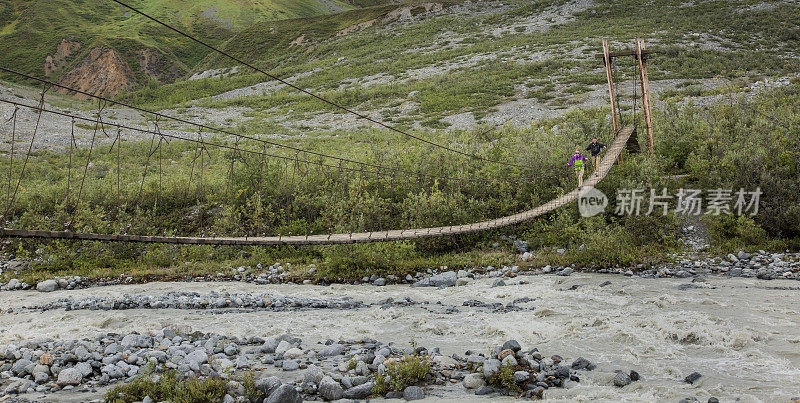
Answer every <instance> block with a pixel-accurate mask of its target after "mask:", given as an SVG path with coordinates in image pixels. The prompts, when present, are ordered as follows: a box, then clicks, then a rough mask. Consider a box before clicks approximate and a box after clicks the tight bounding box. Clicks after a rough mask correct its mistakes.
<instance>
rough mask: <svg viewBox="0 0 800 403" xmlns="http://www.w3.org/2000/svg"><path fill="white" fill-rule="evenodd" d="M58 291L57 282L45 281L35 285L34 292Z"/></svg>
mask: <svg viewBox="0 0 800 403" xmlns="http://www.w3.org/2000/svg"><path fill="white" fill-rule="evenodd" d="M57 289H58V282H57V281H55V280H45V281H41V282H39V284H36V291H39V292H53V291H55V290H57Z"/></svg>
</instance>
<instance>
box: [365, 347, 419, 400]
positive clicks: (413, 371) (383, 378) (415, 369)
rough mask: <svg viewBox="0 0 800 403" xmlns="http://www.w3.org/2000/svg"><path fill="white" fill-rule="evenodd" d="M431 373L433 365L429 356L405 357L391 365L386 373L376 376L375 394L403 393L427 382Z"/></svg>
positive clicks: (387, 367)
mask: <svg viewBox="0 0 800 403" xmlns="http://www.w3.org/2000/svg"><path fill="white" fill-rule="evenodd" d="M430 371H431V363H430V359H429V358H428V357H427V356H422V355H405V356H403V357H402V358H400V359H398V360H396V361H394V362H391V363H389V365H387V366H386V372H384V373H380V372H378V373H376V374H375V388H374V389H373V393H375V394H376V395H385V394H386V393H387V392H389V391H402V390H403V389H405V388H406V387H408V386H412V385H417V384H419V383H420V382H422V381H423V380H425V377H426V376H428V373H430Z"/></svg>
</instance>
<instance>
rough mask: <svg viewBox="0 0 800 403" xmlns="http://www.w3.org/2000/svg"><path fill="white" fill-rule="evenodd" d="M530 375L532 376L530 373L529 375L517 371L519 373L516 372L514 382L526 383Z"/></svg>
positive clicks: (525, 372)
mask: <svg viewBox="0 0 800 403" xmlns="http://www.w3.org/2000/svg"><path fill="white" fill-rule="evenodd" d="M530 375H531V374H530V373H528V372H527V371H517V372H514V382H516V383H523V382H525V381H527V380H528V378H529V377H530Z"/></svg>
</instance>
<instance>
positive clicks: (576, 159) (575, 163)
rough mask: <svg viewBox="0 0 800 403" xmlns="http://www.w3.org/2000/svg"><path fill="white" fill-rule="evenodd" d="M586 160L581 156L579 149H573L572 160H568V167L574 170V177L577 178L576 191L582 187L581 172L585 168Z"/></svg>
mask: <svg viewBox="0 0 800 403" xmlns="http://www.w3.org/2000/svg"><path fill="white" fill-rule="evenodd" d="M586 162H588V160H587V159H586V157H584V156H583V154H581V149H580V148H577V147H576V148H575V154H572V159H570V160H569V166H571V167H574V168H575V175H577V176H578V189H580V188H582V187H583V172H584V170H585V168H586Z"/></svg>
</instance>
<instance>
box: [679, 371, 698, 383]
mask: <svg viewBox="0 0 800 403" xmlns="http://www.w3.org/2000/svg"><path fill="white" fill-rule="evenodd" d="M702 376H703V375H700V373H699V372H692V373H691V374H689V375H688V376H686V378H683V381H684V382H686V383H689V384H694V383H695V382H697V380H698V379H700V378H701V377H702Z"/></svg>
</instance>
